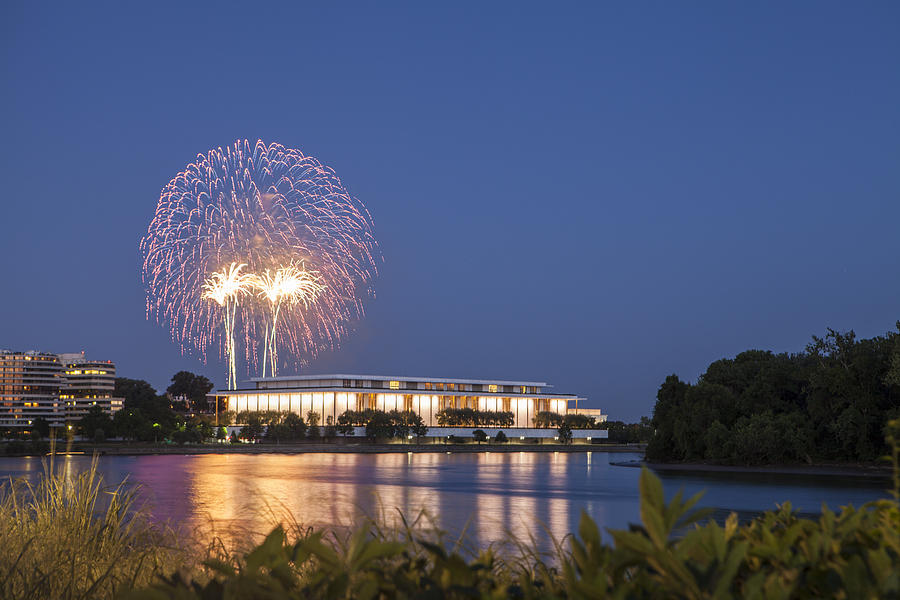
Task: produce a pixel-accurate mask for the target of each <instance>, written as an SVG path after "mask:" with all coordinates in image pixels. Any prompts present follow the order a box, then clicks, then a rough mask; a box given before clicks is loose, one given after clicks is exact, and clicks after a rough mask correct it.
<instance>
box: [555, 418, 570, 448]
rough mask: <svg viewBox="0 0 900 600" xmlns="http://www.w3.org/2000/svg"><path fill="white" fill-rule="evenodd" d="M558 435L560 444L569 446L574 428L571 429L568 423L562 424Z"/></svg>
mask: <svg viewBox="0 0 900 600" xmlns="http://www.w3.org/2000/svg"><path fill="white" fill-rule="evenodd" d="M556 435H557V437H558V438H559V441H560V442H562V443H563V444H568V443H569V442H571V441H572V428H571V427H569V424H568V423H566V422H565V421H563V422H562V423H560V425H559V429H557V433H556Z"/></svg>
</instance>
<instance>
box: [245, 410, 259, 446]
mask: <svg viewBox="0 0 900 600" xmlns="http://www.w3.org/2000/svg"><path fill="white" fill-rule="evenodd" d="M262 433H263V424H262V421H260V419H259V416H258V415H256V414H254V413H251V414H250V416H249V417H248V418H247V424H246V425H244V426H243V427H241V437H243V438H245V439H248V440H257V439H259V438H260V437H262Z"/></svg>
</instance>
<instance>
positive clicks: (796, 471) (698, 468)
mask: <svg viewBox="0 0 900 600" xmlns="http://www.w3.org/2000/svg"><path fill="white" fill-rule="evenodd" d="M610 464H611V465H614V466H617V467H636V468H640V467H647V468H648V469H651V470H653V471H656V472H661V473H759V474H772V475H832V476H835V477H886V478H888V477H891V475H892V474H893V469H892V468H891V466H890V465H887V464H886V465H875V464H812V465H760V466H741V465H715V464H704V463H653V462H644V461H628V462H610Z"/></svg>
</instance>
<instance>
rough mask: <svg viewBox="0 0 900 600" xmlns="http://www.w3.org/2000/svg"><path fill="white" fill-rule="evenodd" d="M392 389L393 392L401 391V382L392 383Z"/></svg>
mask: <svg viewBox="0 0 900 600" xmlns="http://www.w3.org/2000/svg"><path fill="white" fill-rule="evenodd" d="M390 388H391V389H392V390H399V389H400V382H399V381H392V382H391V383H390Z"/></svg>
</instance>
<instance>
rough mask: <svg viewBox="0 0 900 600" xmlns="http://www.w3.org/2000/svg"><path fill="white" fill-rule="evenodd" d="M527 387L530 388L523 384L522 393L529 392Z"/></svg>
mask: <svg viewBox="0 0 900 600" xmlns="http://www.w3.org/2000/svg"><path fill="white" fill-rule="evenodd" d="M527 389H528V388H526V387H525V386H524V385H523V386H522V393H523V394H527V393H528V392H527V391H526V390H527Z"/></svg>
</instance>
